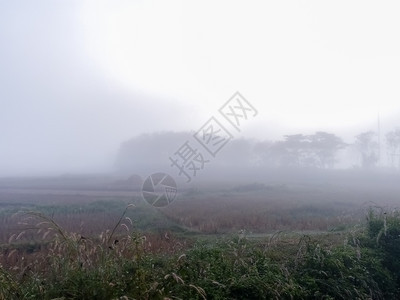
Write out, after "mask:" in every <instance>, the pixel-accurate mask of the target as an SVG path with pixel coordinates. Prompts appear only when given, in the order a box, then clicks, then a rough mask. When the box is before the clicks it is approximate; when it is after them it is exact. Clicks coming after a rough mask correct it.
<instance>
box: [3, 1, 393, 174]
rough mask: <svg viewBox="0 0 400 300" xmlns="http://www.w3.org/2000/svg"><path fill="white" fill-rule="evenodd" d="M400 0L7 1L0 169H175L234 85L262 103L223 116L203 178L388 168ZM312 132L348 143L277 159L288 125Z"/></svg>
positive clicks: (251, 100) (91, 171)
mask: <svg viewBox="0 0 400 300" xmlns="http://www.w3.org/2000/svg"><path fill="white" fill-rule="evenodd" d="M398 9H399V4H398V3H396V2H394V1H393V2H385V4H382V5H380V6H379V7H378V6H377V4H375V3H373V2H368V1H367V2H365V1H354V2H352V3H351V4H350V3H347V2H345V1H343V2H341V1H339V2H337V5H336V6H335V7H333V6H332V5H331V4H328V3H320V2H316V1H315V2H309V3H308V4H306V3H297V2H289V3H287V4H283V3H279V4H278V3H264V2H261V1H255V2H252V4H248V3H246V4H245V3H244V2H242V1H221V2H220V3H218V4H215V3H212V2H209V1H205V2H204V1H203V2H202V3H201V4H194V3H191V4H189V3H186V2H184V1H172V2H169V3H168V4H167V3H164V2H161V1H153V2H143V1H113V2H112V1H56V2H55V1H34V2H32V1H1V2H0V104H1V109H0V136H1V146H0V176H2V177H13V176H49V175H50V176H53V175H55V176H58V175H63V174H118V175H121V176H128V175H130V174H138V175H140V176H143V177H144V176H147V175H148V174H150V173H151V172H157V171H163V172H168V173H170V174H171V175H173V176H178V177H179V175H178V173H177V171H178V172H179V170H177V169H174V168H173V167H171V160H170V157H171V156H173V155H174V153H175V151H176V150H177V149H178V148H179V147H180V146H181V145H182V144H183V143H184V142H185V141H187V140H189V141H191V142H192V143H195V142H196V141H195V140H193V134H194V133H195V132H197V131H198V130H199V129H200V128H201V127H202V126H203V125H204V123H205V122H206V121H207V120H209V119H210V118H211V117H212V116H215V117H218V116H219V117H221V115H220V114H219V112H218V110H219V109H220V107H221V106H222V105H223V104H224V103H226V101H227V100H228V99H229V98H230V97H231V96H232V95H233V94H234V93H235V92H236V91H239V92H240V93H241V94H242V95H243V96H244V97H245V99H247V100H248V102H249V103H251V105H252V106H253V107H254V108H256V109H257V112H258V114H257V116H255V117H254V118H249V119H248V120H246V123H245V124H243V127H241V128H240V129H241V130H240V132H238V131H235V130H234V129H233V128H229V130H231V131H232V135H233V139H232V140H231V141H230V142H229V143H228V144H227V145H226V146H225V147H224V148H223V149H221V151H220V152H219V153H218V155H217V156H216V157H206V159H208V160H210V161H209V163H207V164H205V166H204V169H202V172H200V171H199V173H198V175H197V178H199V180H200V179H201V178H203V179H205V178H208V179H210V178H211V177H210V176H211V175H214V176H217V175H216V174H219V175H218V178H221V176H222V177H223V176H224V174H230V175H232V174H242V175H243V174H248V173H252V174H258V173H259V172H261V173H262V172H267V170H276V169H285V170H286V169H291V170H292V169H293V168H295V169H299V168H305V169H307V170H314V171H316V170H328V169H335V170H339V169H341V170H343V169H351V170H354V169H357V170H368V172H371V170H378V169H379V170H383V169H384V170H390V172H393V171H395V170H397V168H398V164H397V162H393V159H395V160H396V159H397V158H396V155H397V151H398V149H397V148H396V147H397V146H396V147H394V148H393V149H392V150H391V153H392V154H391V155H387V153H388V149H387V147H386V144H387V143H386V138H385V136H386V134H387V133H388V132H389V131H392V130H395V129H396V127H397V126H400V122H398V116H399V114H400V104H399V103H400V102H399V96H400V91H399V89H398V82H399V79H400V78H399V77H400V74H399V72H398V70H399V67H400V57H399V53H400V42H399V39H398V38H397V28H399V26H400V24H399V23H400V20H399V19H398V17H397V13H396V12H398ZM228 125H229V124H228V123H224V126H228ZM227 128H228V127H227ZM368 131H373V132H375V133H376V134H375V135H374V136H373V137H371V140H370V141H369V142H370V144H368V145H364V146H363V147H364V149H361V150H360V148H358V150H357V147H356V145H355V143H356V139H355V136H356V135H359V134H361V133H363V132H368ZM316 132H327V133H330V134H333V135H335V136H337V137H338V138H340V139H341V141H342V142H343V143H344V144H346V146H345V147H343V148H340V149H338V151H337V152H335V153H334V155H333V154H332V155H333V156H332V155H331V156H332V157H330V158H329V159H331V161H330V162H329V163H325V162H324V163H321V161H319V162H318V161H317V160H318V159H317V160H316V158H315V157H319V158H321V156H318V155H319V154H318V153H319V152H318V151H320V150H321V149H325V148H323V147H322V148H318V147H316V148H315V147H314V148H312V150H310V149H311V148H310V145H308V144H307V145H308V146H304V145H303V146H304V147H303V149H301V151H300V152H302V154H298V155H303V156H302V157H303V158H302V159H303V161H298V158H299V157H297V158H295V159H296V160H297V162H296V163H293V162H292V163H291V162H289V161H290V159H292V158H293V157H294V156H293V155H292V156H291V158H288V156H286V158H284V157H283V153H284V152H285V151H286V154H287V153H288V152H293V151H294V150H293V149H297V150H299V149H300V148H301V147H300V146H299V147H300V148H298V147H297V146H293V147H292V148H290V147H289V148H290V149H289V148H288V147H286V146H287V145H286V146H285V145H284V144H279V143H280V142H284V141H285V136H286V135H295V134H302V135H304V136H312V135H313V134H315V133H316ZM303 142H304V141H303ZM308 142H309V141H306V143H308ZM374 143H375V144H376V143H378V148H377V146H376V145H375V144H374ZM371 145H372V146H371ZM278 146H279V147H281V148H279V147H278ZM296 147H297V148H296ZM307 147H308V148H307ZM324 147H325V146H324ZM368 147H372V148H371V149H370V148H368ZM307 149H308V150H307ZM203 150H204V149H203ZM297 150H296V151H297ZM306 150H307V151H308V152H307V151H306ZM310 151H311V152H312V154H310V153H311V152H310ZM313 151H314V152H313ZM321 151H322V150H321ZM393 151H394V152H393ZM306 152H307V153H308V154H307V153H306ZM304 153H306V154H304ZM292 154H293V153H292ZM304 155H305V156H304ZM363 155H364V162H363ZM374 155H378V156H379V157H377V158H376V159H372V160H373V162H371V163H369V164H368V163H367V162H366V160H367V158H366V156H370V157H373V156H374ZM307 160H308V162H307ZM221 174H222V175H221ZM243 176H244V175H243ZM246 176H247V175H246ZM197 178H196V179H197ZM247 179H249V180H254V181H256V180H257V176H255V178H251V179H250V178H249V177H247Z"/></svg>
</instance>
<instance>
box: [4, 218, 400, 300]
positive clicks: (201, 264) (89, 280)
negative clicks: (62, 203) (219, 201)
mask: <svg viewBox="0 0 400 300" xmlns="http://www.w3.org/2000/svg"><path fill="white" fill-rule="evenodd" d="M125 212H126V210H125ZM125 212H124V213H123V214H122V215H121V217H120V218H119V220H118V221H117V223H116V225H115V226H114V227H112V229H111V230H106V231H104V232H103V233H102V234H101V235H100V236H92V237H87V236H82V235H80V234H78V233H74V232H69V231H67V230H65V229H64V228H62V227H61V226H60V225H59V224H57V223H56V222H55V221H54V220H53V219H52V218H50V217H48V216H46V215H43V214H38V213H32V214H30V216H31V217H34V219H35V220H36V223H35V224H33V225H32V228H33V229H34V230H38V231H39V230H40V231H41V232H42V233H43V237H45V238H46V239H47V240H48V243H49V244H48V245H47V246H46V248H44V249H42V250H41V251H38V252H34V253H32V254H23V253H21V252H20V253H17V252H13V253H12V252H9V253H7V256H8V258H9V259H10V260H11V259H13V257H14V259H13V260H12V261H13V264H11V265H10V264H8V265H7V266H6V265H3V266H0V299H398V298H399V296H400V293H399V287H400V284H399V278H400V276H399V268H398V266H399V263H400V258H399V257H400V256H399V250H400V245H399V234H400V216H399V214H398V213H397V212H387V213H386V214H384V213H383V212H382V213H381V212H379V211H376V210H375V211H374V210H371V211H370V212H369V214H368V216H367V221H366V222H365V224H362V226H360V227H359V229H357V230H354V231H349V232H347V233H346V234H344V233H330V234H329V235H319V236H312V237H311V236H298V235H293V234H292V235H285V234H283V233H280V234H276V235H274V236H272V237H270V238H268V239H252V238H250V237H249V236H247V234H246V233H245V232H240V233H239V234H237V235H233V236H227V237H226V238H223V239H214V240H212V239H205V240H203V241H198V242H196V243H195V244H194V245H193V246H191V247H190V248H184V247H180V248H179V247H177V248H173V251H170V252H168V251H161V252H154V251H153V252H151V251H149V243H150V241H149V238H148V235H146V234H144V233H141V232H139V231H138V230H137V229H135V228H134V226H133V224H134V223H133V222H132V221H131V220H130V219H129V218H127V217H125ZM163 239H164V240H168V241H171V243H173V244H178V241H177V240H176V239H175V237H174V236H172V235H171V234H165V235H164V236H163ZM3 261H7V260H4V254H3Z"/></svg>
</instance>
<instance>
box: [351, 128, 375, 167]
mask: <svg viewBox="0 0 400 300" xmlns="http://www.w3.org/2000/svg"><path fill="white" fill-rule="evenodd" d="M376 137H377V136H376V133H375V132H373V131H367V132H363V133H360V134H359V135H357V136H356V137H355V143H354V145H355V147H356V149H357V150H358V151H359V153H360V155H361V166H362V167H363V168H371V167H375V166H376V164H377V162H378V159H379V144H378V142H377V141H376Z"/></svg>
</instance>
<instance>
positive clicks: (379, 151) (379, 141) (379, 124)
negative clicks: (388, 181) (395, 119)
mask: <svg viewBox="0 0 400 300" xmlns="http://www.w3.org/2000/svg"><path fill="white" fill-rule="evenodd" d="M378 166H381V116H380V112H379V111H378Z"/></svg>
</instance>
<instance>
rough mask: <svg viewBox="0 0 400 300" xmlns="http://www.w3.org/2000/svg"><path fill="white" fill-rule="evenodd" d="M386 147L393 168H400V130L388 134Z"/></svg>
mask: <svg viewBox="0 0 400 300" xmlns="http://www.w3.org/2000/svg"><path fill="white" fill-rule="evenodd" d="M386 146H387V154H388V157H389V159H390V163H391V165H392V167H395V168H400V128H396V129H394V130H392V131H389V132H388V133H387V134H386Z"/></svg>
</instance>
